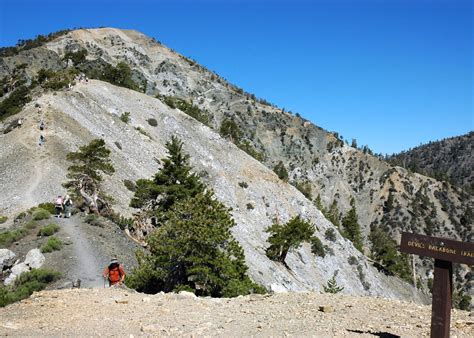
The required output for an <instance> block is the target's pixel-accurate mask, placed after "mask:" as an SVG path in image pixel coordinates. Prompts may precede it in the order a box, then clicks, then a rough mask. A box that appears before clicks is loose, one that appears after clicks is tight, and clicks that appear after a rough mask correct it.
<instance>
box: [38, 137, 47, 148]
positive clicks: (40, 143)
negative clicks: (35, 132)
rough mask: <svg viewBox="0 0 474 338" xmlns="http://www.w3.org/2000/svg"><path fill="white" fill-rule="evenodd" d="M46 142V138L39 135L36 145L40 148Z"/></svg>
mask: <svg viewBox="0 0 474 338" xmlns="http://www.w3.org/2000/svg"><path fill="white" fill-rule="evenodd" d="M45 142H46V138H45V137H44V136H43V135H40V137H39V141H38V145H40V146H42V145H43V144H44V143H45Z"/></svg>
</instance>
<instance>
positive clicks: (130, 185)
mask: <svg viewBox="0 0 474 338" xmlns="http://www.w3.org/2000/svg"><path fill="white" fill-rule="evenodd" d="M123 185H124V186H125V187H126V188H127V189H128V190H130V191H131V192H135V191H136V190H137V185H136V184H135V182H133V181H130V180H123Z"/></svg>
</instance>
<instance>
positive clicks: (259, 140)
mask: <svg viewBox="0 0 474 338" xmlns="http://www.w3.org/2000/svg"><path fill="white" fill-rule="evenodd" d="M81 50H86V51H87V56H86V60H85V61H84V62H82V63H81V64H80V65H78V66H79V68H81V69H82V70H83V71H84V72H86V73H87V72H88V70H90V69H103V67H104V65H106V64H107V63H110V64H112V65H116V64H118V63H119V62H125V63H127V64H128V65H130V67H131V69H132V77H133V79H134V80H135V81H136V83H138V84H139V87H140V89H141V90H142V91H144V92H145V93H146V94H148V95H149V96H155V95H157V94H159V95H161V96H162V97H163V96H173V97H179V98H182V99H185V100H186V101H187V102H190V103H191V102H192V103H193V104H194V105H196V106H198V107H199V108H200V109H201V110H202V111H204V112H206V113H207V114H209V121H208V122H207V124H208V125H209V126H210V128H211V129H213V130H214V131H219V130H221V127H222V124H223V123H224V122H228V121H232V123H235V125H236V126H237V128H238V129H239V130H240V135H239V140H237V139H236V138H235V137H230V138H229V140H230V141H232V142H234V143H236V144H239V145H240V147H241V148H244V149H246V150H247V152H249V153H251V154H253V155H254V156H255V154H258V155H259V156H256V157H259V158H261V163H263V164H264V165H265V166H266V167H267V168H268V169H270V170H271V169H273V168H274V167H275V165H277V164H278V163H279V162H282V163H283V165H284V166H285V168H286V169H287V170H288V172H289V180H290V182H292V183H293V184H295V185H296V184H300V185H301V184H306V185H307V188H308V187H310V188H311V191H312V198H313V199H314V197H316V196H317V195H320V197H321V200H322V202H323V204H324V205H325V206H326V207H328V206H329V205H330V204H332V203H333V202H334V203H335V205H337V208H338V211H337V212H338V214H339V216H342V215H343V214H344V213H345V212H346V211H347V210H348V209H349V201H350V199H351V198H354V199H355V201H356V205H357V210H358V218H359V223H360V224H361V226H362V232H363V236H364V246H365V250H366V251H368V250H370V246H371V243H370V242H369V241H368V240H367V237H368V234H369V231H370V226H371V225H372V226H374V227H380V228H382V229H383V230H384V231H385V232H387V233H389V234H390V235H391V236H393V237H394V238H395V239H398V237H399V234H400V232H401V231H402V230H407V231H414V232H418V233H428V234H432V235H440V236H446V237H451V238H454V239H462V240H466V241H467V240H470V239H471V236H472V224H473V219H472V213H471V212H470V210H472V207H473V204H474V201H473V197H472V195H469V194H466V193H465V192H463V191H461V190H460V189H458V188H456V187H453V186H451V185H450V184H447V183H441V182H439V181H437V180H435V179H432V178H429V177H425V176H423V175H419V174H415V173H412V172H409V171H407V170H405V169H403V168H401V167H394V166H391V165H390V164H388V163H387V162H385V161H382V160H380V159H379V158H377V157H375V156H372V155H370V151H368V150H367V149H366V150H365V151H361V150H358V149H355V148H352V147H350V146H348V145H347V144H345V143H344V142H343V140H341V139H340V137H339V136H338V135H337V134H336V133H330V132H328V131H325V130H323V129H321V128H320V127H318V126H315V125H314V124H312V123H311V122H309V121H306V120H305V119H303V118H301V117H299V116H294V115H292V114H291V113H289V112H285V111H284V110H282V109H279V108H277V107H275V106H272V105H270V104H268V103H267V102H266V101H265V100H261V99H257V98H256V97H255V96H254V95H252V94H249V93H246V92H244V91H243V90H242V89H240V88H237V87H235V86H233V85H232V84H229V83H228V82H227V81H225V80H224V79H223V78H221V77H219V76H218V75H217V74H215V73H213V72H211V71H209V70H207V69H205V68H203V67H202V66H200V65H199V64H197V63H196V62H194V61H193V60H191V59H189V58H186V57H184V56H181V55H179V54H178V53H176V52H174V51H172V50H170V49H168V48H166V47H165V46H163V45H161V44H160V43H159V42H157V41H156V40H154V39H151V38H149V37H146V36H145V35H143V34H141V33H139V32H136V31H132V30H119V29H113V28H103V29H84V30H76V31H71V32H68V33H66V34H64V35H62V36H60V37H58V38H56V39H55V40H53V41H49V42H48V43H46V44H44V45H43V46H42V47H38V48H36V49H31V50H28V51H23V52H20V53H19V54H18V55H14V56H9V57H4V58H2V61H1V67H0V78H2V77H4V76H7V75H8V76H11V74H12V72H13V71H14V69H15V67H17V66H18V65H19V64H20V63H21V62H22V61H21V60H29V59H30V57H28V55H27V54H26V53H36V54H37V55H40V56H38V59H39V61H34V62H33V61H27V62H26V63H27V64H28V65H29V66H28V67H27V69H28V74H27V75H28V76H29V77H30V78H31V76H32V75H34V74H36V73H37V72H38V71H39V69H41V68H45V67H49V63H48V62H50V63H52V64H51V68H53V69H56V68H58V69H61V68H66V67H68V66H69V67H70V66H71V64H72V62H71V61H69V62H68V61H66V60H64V56H65V55H66V53H70V52H77V51H81ZM50 54H51V56H50ZM43 59H44V60H43ZM42 60H43V61H42ZM46 60H50V61H46ZM51 60H52V61H51ZM55 67H56V68H55ZM102 86H104V88H103V89H101V90H111V89H110V88H109V86H108V85H105V84H102ZM81 90H82V89H81ZM75 92H76V89H75V90H73V92H72V93H71V97H74V95H76V94H75ZM96 94H98V93H95V94H94V95H96ZM142 97H143V98H140V100H144V98H145V97H144V96H142ZM103 99H104V100H105V101H102V99H101V100H99V101H94V100H95V99H94V100H92V102H98V103H97V104H98V105H102V106H104V107H107V110H109V111H113V110H114V109H116V106H117V104H116V102H115V101H114V100H111V99H110V98H103ZM154 101H156V100H154ZM89 105H90V107H89ZM92 106H93V103H87V105H85V106H84V107H87V108H84V107H83V108H81V109H85V110H87V109H92ZM163 107H164V108H169V107H166V106H163ZM61 109H63V108H61ZM130 111H131V112H132V117H133V110H130ZM99 115H100V114H99ZM85 116H86V115H85ZM188 118H189V117H188ZM89 119H90V117H84V118H83V122H81V124H82V123H84V125H83V128H86V129H87V128H89V127H87V126H90V128H92V127H93V126H92V125H91V122H88V120H89ZM189 119H190V120H192V119H191V118H189ZM67 121H69V122H65V123H67V124H71V125H73V124H74V123H76V122H75V120H67ZM169 121H172V119H170V120H169ZM192 121H194V120H192ZM52 123H54V121H53V122H52ZM170 123H171V122H170ZM194 123H196V121H194ZM140 124H141V125H143V126H146V125H147V124H146V121H145V119H143V120H142V121H141V122H140ZM99 125H100V124H99ZM199 128H204V127H203V126H201V125H200V127H199ZM206 130H207V129H206ZM130 132H135V131H125V130H122V134H123V135H121V136H120V137H118V136H117V138H123V137H126V135H129V133H130ZM68 135H69V134H68V132H65V134H64V136H65V139H68V138H67V137H66V136H68ZM212 135H214V136H212V137H215V138H219V137H218V136H217V134H215V133H212ZM141 137H142V138H143V141H144V142H145V143H144V144H147V143H146V142H152V141H150V140H147V137H146V136H145V135H142V136H141ZM152 137H153V136H152ZM153 138H154V139H155V140H160V142H162V141H163V139H162V138H160V135H155V136H154V137H153ZM79 139H81V140H85V139H87V137H86V138H78V140H79ZM114 141H115V140H114ZM117 141H118V142H121V141H120V140H117ZM64 142H66V143H67V142H72V141H67V140H66V141H64ZM78 142H79V141H76V143H78ZM130 142H132V143H131V144H133V145H134V146H140V147H142V144H141V143H140V144H134V143H133V142H134V141H130ZM246 142H248V143H246ZM192 143H196V141H194V140H193V141H192ZM160 144H163V143H160ZM242 144H246V145H247V146H246V147H242ZM58 146H59V147H65V146H64V144H61V145H58ZM68 149H71V145H70V146H69V147H68ZM143 149H144V153H143V154H146V156H144V157H145V158H150V156H151V155H153V156H155V157H157V158H160V157H161V156H158V155H157V154H154V153H146V149H147V148H146V147H144V148H143ZM159 149H162V147H161V148H159ZM249 149H250V150H251V151H250V150H249ZM16 151H23V150H22V149H16V148H15V149H14V150H12V151H11V152H10V153H8V154H9V155H6V153H4V154H5V156H10V158H12V161H13V160H17V161H19V160H18V159H17V158H16V156H15V154H16ZM193 151H194V150H193ZM220 156H227V154H222V155H220ZM117 160H118V159H117ZM254 162H255V163H256V164H258V163H257V162H256V161H254ZM133 163H135V164H133V165H132V164H130V165H131V166H133V167H134V168H135V171H131V172H135V173H136V174H135V175H133V176H134V177H138V176H140V177H143V176H149V175H151V173H152V172H153V170H152V169H151V168H149V169H146V168H147V167H146V165H145V160H144V159H143V158H140V159H137V162H133ZM48 170H52V171H51V172H52V173H53V172H54V173H56V172H59V169H57V168H49V169H48ZM55 170H58V171H55ZM221 170H222V172H223V171H224V169H221ZM140 171H142V172H141V175H138V173H140ZM249 172H250V171H249ZM267 172H268V173H271V171H268V170H267ZM130 175H131V174H130ZM249 175H250V174H249ZM272 177H273V179H275V177H276V176H272ZM132 178H133V177H129V178H128V179H132ZM213 179H215V180H219V176H215V177H214V178H213ZM210 181H212V180H210ZM9 184H11V185H12V184H14V183H9ZM254 184H258V182H257V181H256V182H255V183H254ZM263 188H264V187H262V189H263ZM111 189H117V188H116V187H115V186H113V185H112V186H111ZM226 189H228V190H229V192H230V193H232V194H234V195H233V198H238V196H240V195H239V193H238V192H239V191H240V190H239V189H237V188H236V187H235V186H232V188H230V187H228V188H226ZM236 189H237V190H236ZM293 191H294V189H293ZM308 191H309V189H306V192H308ZM113 192H114V193H117V194H119V195H120V192H119V191H116V190H113ZM264 196H265V194H263V195H255V196H254V197H252V200H254V199H255V201H254V202H255V203H257V202H256V201H257V200H259V199H263V197H264ZM299 196H301V195H299ZM119 200H120V197H119ZM231 200H232V198H229V203H231ZM304 201H305V203H306V204H305V205H308V208H309V206H311V208H314V207H313V203H311V202H310V201H309V200H308V199H304ZM120 203H121V204H122V206H123V207H125V205H126V203H125V198H124V199H122V200H121V202H120ZM232 203H233V202H232ZM252 203H253V202H252ZM295 203H296V202H295ZM266 204H267V203H266V202H265V205H266ZM231 205H233V204H230V206H231ZM270 205H271V204H270ZM241 208H242V209H245V207H241ZM266 208H269V207H266ZM273 208H274V210H273V211H269V210H267V211H265V214H266V213H268V214H269V215H268V219H271V218H272V217H274V216H275V215H276V214H277V213H280V210H279V207H278V206H277V205H275V206H273ZM295 210H296V209H295ZM253 212H254V214H253V216H250V215H251V214H249V216H248V219H249V220H250V218H252V217H257V218H258V217H261V215H260V214H258V213H257V211H256V210H254V211H253ZM300 212H302V211H301V210H300ZM291 215H292V213H289V212H286V213H285V212H283V213H282V214H281V215H280V216H281V217H282V218H283V219H286V218H288V217H291ZM236 217H239V216H236ZM302 259H303V258H302ZM303 260H305V259H303ZM426 264H428V265H429V263H427V262H425V265H426ZM418 265H421V262H419V263H418ZM428 270H429V269H428ZM422 277H423V278H426V276H424V275H423V276H422Z"/></svg>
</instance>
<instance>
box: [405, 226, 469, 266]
mask: <svg viewBox="0 0 474 338" xmlns="http://www.w3.org/2000/svg"><path fill="white" fill-rule="evenodd" d="M400 251H401V252H405V253H410V254H415V255H420V256H426V257H433V258H436V259H440V260H443V261H448V262H454V263H462V264H467V265H474V243H465V242H459V241H453V240H451V239H446V238H439V237H431V236H425V235H418V234H412V233H408V232H403V233H402V240H401V242H400Z"/></svg>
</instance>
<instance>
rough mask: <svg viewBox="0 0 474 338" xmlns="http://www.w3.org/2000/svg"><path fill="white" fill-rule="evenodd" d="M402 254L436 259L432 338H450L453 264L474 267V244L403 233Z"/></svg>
mask: <svg viewBox="0 0 474 338" xmlns="http://www.w3.org/2000/svg"><path fill="white" fill-rule="evenodd" d="M400 251H401V252H405V253H410V254H415V255H420V256H426V257H433V258H434V259H435V264H434V266H435V268H434V280H433V290H432V294H433V301H432V305H431V337H432V338H435V337H436V338H437V337H443V338H447V337H449V329H450V321H451V305H452V304H451V300H452V299H451V297H452V294H453V262H454V263H462V264H467V265H474V243H464V242H459V241H453V240H450V239H445V238H437V237H430V236H425V235H417V234H411V233H408V232H404V233H402V240H401V243H400Z"/></svg>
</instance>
